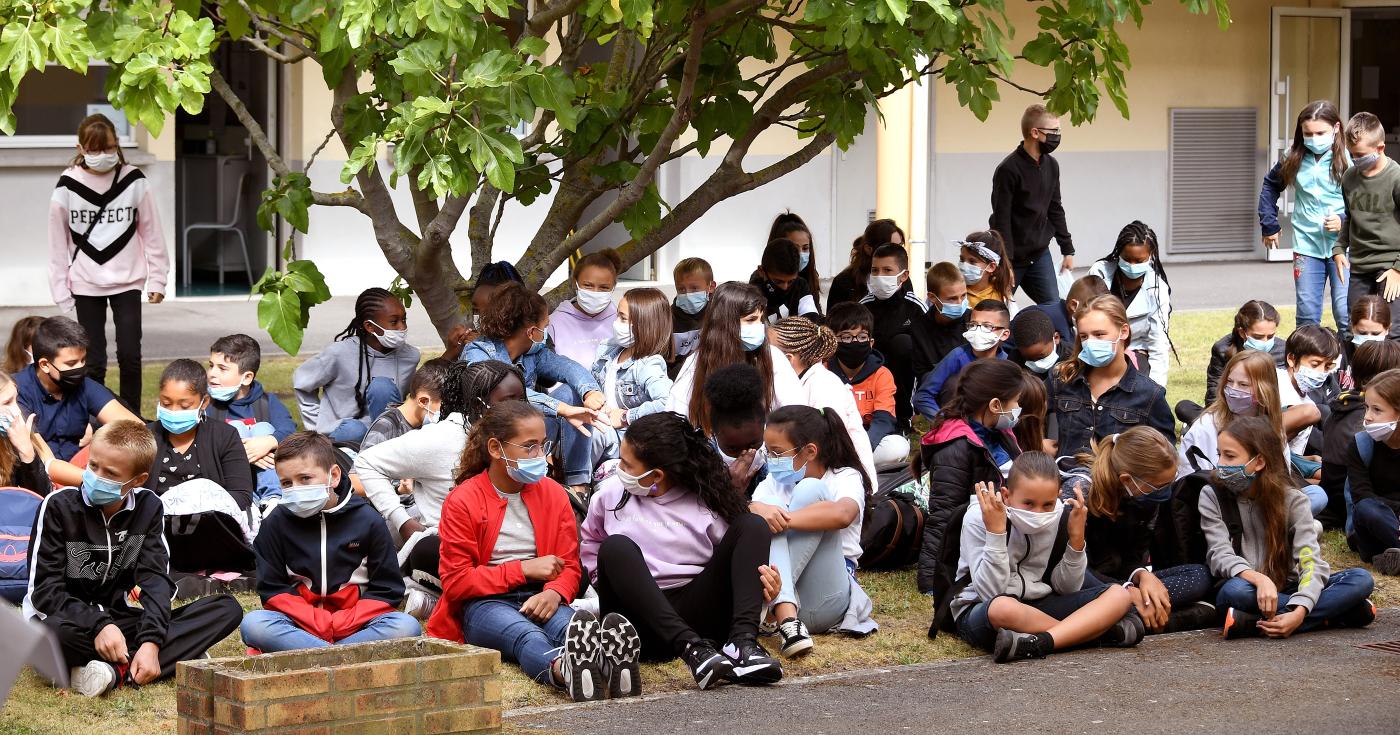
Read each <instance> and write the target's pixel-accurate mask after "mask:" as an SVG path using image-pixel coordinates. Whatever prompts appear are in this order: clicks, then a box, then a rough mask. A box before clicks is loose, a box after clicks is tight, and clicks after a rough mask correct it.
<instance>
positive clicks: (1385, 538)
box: [1351, 498, 1400, 563]
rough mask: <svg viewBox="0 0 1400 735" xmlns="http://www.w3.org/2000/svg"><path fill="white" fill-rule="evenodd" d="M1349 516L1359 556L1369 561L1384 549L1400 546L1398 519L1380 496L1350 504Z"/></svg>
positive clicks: (1399, 520) (1399, 521)
mask: <svg viewBox="0 0 1400 735" xmlns="http://www.w3.org/2000/svg"><path fill="white" fill-rule="evenodd" d="M1351 517H1352V522H1353V524H1355V525H1354V530H1355V532H1356V545H1357V546H1358V547H1359V548H1360V551H1361V558H1362V559H1363V560H1365V561H1366V562H1368V563H1369V562H1370V561H1371V559H1373V558H1375V556H1376V554H1379V553H1381V552H1382V551H1385V550H1386V549H1395V548H1400V519H1397V518H1396V516H1395V510H1394V509H1392V508H1391V507H1390V506H1389V505H1386V503H1385V501H1384V500H1381V499H1380V498H1366V499H1364V500H1362V501H1361V502H1359V503H1357V504H1356V505H1354V506H1352V509H1351Z"/></svg>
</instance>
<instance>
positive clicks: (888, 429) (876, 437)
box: [826, 303, 909, 471]
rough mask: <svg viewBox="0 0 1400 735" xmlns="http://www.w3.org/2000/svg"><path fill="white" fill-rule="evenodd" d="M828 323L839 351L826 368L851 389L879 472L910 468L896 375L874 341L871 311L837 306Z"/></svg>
mask: <svg viewBox="0 0 1400 735" xmlns="http://www.w3.org/2000/svg"><path fill="white" fill-rule="evenodd" d="M826 323H827V326H828V328H829V329H831V331H832V332H835V333H836V352H835V353H834V354H833V355H832V357H831V359H830V360H827V362H826V367H827V369H828V370H830V371H831V373H832V374H833V375H835V376H836V377H837V378H839V379H840V380H841V382H843V383H845V384H846V385H848V386H850V391H851V395H852V396H854V397H855V399H856V411H857V413H859V414H860V419H861V423H862V425H863V426H864V427H865V435H866V439H868V440H869V441H870V450H871V453H872V461H874V463H875V469H876V471H882V470H891V469H897V468H900V467H903V466H905V465H907V464H908V463H909V439H908V437H906V436H904V435H903V434H901V433H900V432H899V429H898V428H897V424H896V423H895V418H894V412H895V408H894V394H895V387H894V376H893V375H891V374H890V371H889V368H886V367H885V357H884V355H881V354H880V352H879V351H878V350H876V349H875V341H874V340H872V339H871V338H870V332H871V330H872V329H873V328H874V323H873V322H872V321H871V319H870V311H869V310H868V309H866V308H865V307H864V306H861V305H860V304H852V303H845V304H837V305H836V306H833V307H831V313H830V314H828V315H827V321H826Z"/></svg>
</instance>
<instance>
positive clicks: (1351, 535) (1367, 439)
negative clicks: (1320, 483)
mask: <svg viewBox="0 0 1400 735" xmlns="http://www.w3.org/2000/svg"><path fill="white" fill-rule="evenodd" d="M1356 453H1357V454H1358V455H1360V457H1361V462H1362V463H1363V464H1365V465H1366V466H1367V467H1370V466H1371V458H1372V457H1373V456H1375V453H1376V440H1375V439H1372V438H1371V435H1370V434H1367V433H1366V432H1364V431H1358V432H1356ZM1342 488H1343V489H1342V493H1343V495H1345V496H1346V501H1347V523H1346V535H1347V543H1348V544H1349V545H1351V547H1352V548H1353V549H1355V548H1357V545H1356V540H1355V537H1356V518H1355V513H1354V509H1355V508H1356V503H1355V501H1353V500H1352V499H1351V479H1350V478H1348V479H1347V481H1346V483H1345V484H1343V485H1342Z"/></svg>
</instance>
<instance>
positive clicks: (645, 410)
mask: <svg viewBox="0 0 1400 735" xmlns="http://www.w3.org/2000/svg"><path fill="white" fill-rule="evenodd" d="M612 331H613V334H612V337H611V338H610V339H609V340H608V341H607V342H604V343H603V344H601V345H599V346H598V353H597V355H596V357H595V359H594V360H593V362H592V365H593V377H594V379H596V380H597V381H598V384H599V385H601V386H603V395H604V396H605V399H604V402H603V408H602V411H601V412H600V414H599V415H600V416H601V418H602V419H603V420H604V421H605V422H606V423H607V426H608V429H610V431H608V430H602V429H599V428H598V427H596V426H595V427H594V428H595V429H596V430H597V431H595V433H596V435H597V438H598V440H597V441H595V442H594V452H593V461H594V463H595V464H597V463H599V462H602V461H603V460H605V459H612V458H614V457H616V456H617V447H618V438H619V437H620V436H621V435H622V434H623V433H625V432H626V431H627V427H628V426H630V425H631V424H632V422H633V421H636V420H637V419H639V418H641V417H643V416H646V415H647V414H652V413H656V412H657V411H664V410H666V400H667V399H668V398H669V396H670V394H671V387H672V385H673V383H672V382H671V378H670V377H669V376H668V375H667V374H666V363H667V361H668V360H669V359H670V357H671V349H672V347H673V344H672V333H671V308H670V304H669V303H667V301H666V295H665V294H663V293H661V292H660V291H658V290H657V289H654V288H634V289H632V290H631V291H628V292H627V294H626V295H625V296H623V297H622V299H621V300H619V301H618V304H617V320H616V321H614V322H613V328H612Z"/></svg>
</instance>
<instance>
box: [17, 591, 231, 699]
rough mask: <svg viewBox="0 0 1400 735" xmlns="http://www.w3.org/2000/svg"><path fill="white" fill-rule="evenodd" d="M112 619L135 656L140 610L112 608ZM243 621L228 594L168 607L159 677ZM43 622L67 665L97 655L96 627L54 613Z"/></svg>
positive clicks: (95, 657)
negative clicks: (52, 633) (90, 627)
mask: <svg viewBox="0 0 1400 735" xmlns="http://www.w3.org/2000/svg"><path fill="white" fill-rule="evenodd" d="M111 612H112V622H114V623H116V626H117V627H118V628H121V631H122V635H124V636H126V644H127V655H128V656H135V655H136V649H138V648H140V646H138V645H136V633H137V631H138V630H140V627H141V611H140V610H130V611H128V610H112V611H111ZM241 622H243V608H242V606H240V605H239V604H238V600H235V599H233V597H231V596H229V595H214V596H213V597H204V598H200V599H198V600H195V601H194V602H191V603H190V604H188V605H185V606H184V607H177V608H174V609H173V610H171V611H170V627H169V629H168V630H167V631H166V634H165V641H164V642H163V643H161V644H160V678H162V679H166V678H169V677H172V676H174V675H175V664H177V663H179V662H181V661H191V660H194V659H196V658H199V657H200V656H203V655H204V652H205V651H208V650H209V649H210V648H213V647H214V644H216V643H218V642H219V641H222V640H223V639H225V638H227V637H228V635H229V634H230V633H232V632H233V631H235V630H237V629H238V624H239V623H241ZM44 624H45V625H47V626H48V627H49V629H50V630H52V631H53V632H54V635H56V636H58V643H59V646H60V647H62V649H63V660H64V661H65V662H66V663H67V665H68V666H69V667H70V668H71V667H74V666H82V665H84V664H86V663H88V662H89V661H92V660H95V659H100V658H102V655H101V654H99V653H98V652H97V647H96V646H95V645H94V641H95V640H96V638H97V633H98V632H99V631H90V630H87V629H86V628H83V627H79V626H77V625H74V624H73V623H72V621H69V620H64V619H62V618H60V617H58V616H57V615H50V616H48V617H47V618H45V619H44Z"/></svg>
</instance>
